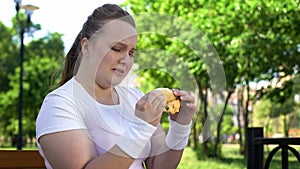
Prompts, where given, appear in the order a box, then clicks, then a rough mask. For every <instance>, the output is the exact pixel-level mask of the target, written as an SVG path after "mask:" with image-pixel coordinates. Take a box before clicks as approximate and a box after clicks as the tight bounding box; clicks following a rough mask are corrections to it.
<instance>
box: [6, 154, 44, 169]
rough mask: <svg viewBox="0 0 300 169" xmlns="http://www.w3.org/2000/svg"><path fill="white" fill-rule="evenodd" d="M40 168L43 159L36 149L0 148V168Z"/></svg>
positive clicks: (42, 164)
mask: <svg viewBox="0 0 300 169" xmlns="http://www.w3.org/2000/svg"><path fill="white" fill-rule="evenodd" d="M2 168H3V169H4V168H6V169H22V168H24V169H25V168H27V169H42V168H46V167H45V164H44V159H43V158H42V157H41V156H40V154H39V152H38V151H37V150H0V169H2Z"/></svg>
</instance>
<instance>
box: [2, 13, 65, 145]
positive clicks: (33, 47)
mask: <svg viewBox="0 0 300 169" xmlns="http://www.w3.org/2000/svg"><path fill="white" fill-rule="evenodd" d="M21 17H22V15H21ZM14 22H15V20H13V23H14ZM0 25H1V24H0ZM1 26H3V27H4V28H5V29H3V30H7V33H6V34H7V35H6V34H4V33H5V31H3V32H2V31H1V34H0V35H1V38H0V39H1V40H0V47H1V52H2V54H1V64H2V63H3V64H4V63H5V66H6V67H5V66H3V67H1V68H2V69H3V70H2V69H1V73H2V74H0V78H1V80H0V81H1V83H2V82H3V85H5V87H3V88H1V91H0V134H1V135H4V136H5V137H7V138H11V139H12V140H14V139H15V135H16V134H17V132H18V118H17V117H18V116H17V115H18V101H19V100H18V98H19V74H20V68H19V66H18V62H19V61H18V59H15V58H13V57H18V56H19V52H18V51H19V47H18V45H17V43H18V42H17V40H16V39H18V38H19V37H18V36H19V35H18V34H17V31H13V29H14V28H7V27H5V26H4V25H1ZM34 27H36V28H38V26H34ZM9 30H11V31H9ZM2 33H3V35H2ZM27 34H28V33H27ZM8 35H10V37H9V36H8ZM2 36H3V37H4V36H7V37H8V39H10V41H9V40H7V39H6V38H2ZM61 37H62V35H61V34H59V33H48V35H46V36H45V37H42V38H39V39H36V40H32V41H31V42H29V43H28V44H26V45H25V53H24V64H23V65H24V75H23V109H22V110H23V134H24V136H25V138H33V137H35V119H36V117H37V114H38V111H39V109H40V106H41V104H42V101H43V99H44V97H45V96H46V94H47V93H49V92H50V91H51V90H52V89H53V88H55V87H56V86H55V85H56V84H58V76H59V75H58V73H59V72H60V68H61V63H62V61H63V57H64V44H63V41H62V39H61ZM4 39H6V41H5V40H4ZM5 46H7V48H6V47H5ZM2 47H3V48H5V49H4V50H2ZM10 48H12V49H10ZM15 60H17V62H16V61H15ZM4 82H5V83H4ZM1 87H2V85H1ZM12 144H15V142H14V141H13V142H12Z"/></svg>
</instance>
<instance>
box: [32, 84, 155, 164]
mask: <svg viewBox="0 0 300 169" xmlns="http://www.w3.org/2000/svg"><path fill="white" fill-rule="evenodd" d="M115 89H116V91H117V93H118V96H119V103H120V104H119V105H103V104H100V103H98V102H96V101H95V99H94V98H93V97H92V96H90V95H89V94H88V93H87V92H86V90H85V89H84V88H83V87H82V86H81V84H80V83H79V82H77V81H76V80H75V78H72V79H71V80H69V81H68V82H67V83H65V84H64V85H63V86H61V87H59V88H58V89H56V90H54V91H53V92H51V93H49V94H48V95H47V96H46V98H45V100H44V102H43V104H42V107H41V110H40V112H39V115H38V117H37V121H36V137H37V140H39V138H40V137H41V136H43V135H45V134H50V133H55V132H59V131H67V130H75V129H84V130H86V131H88V134H89V135H90V136H91V138H92V139H93V141H94V144H95V147H96V150H97V153H98V156H100V155H102V154H104V153H105V152H106V151H108V150H109V149H110V148H112V147H113V146H114V145H115V144H116V142H117V140H118V139H119V138H120V136H121V135H122V134H123V133H124V131H126V129H127V128H128V127H129V126H130V123H131V122H132V120H133V119H134V117H133V116H134V109H135V104H136V102H137V100H139V99H140V98H141V97H142V96H143V93H142V92H141V91H139V90H137V89H135V88H129V87H120V86H116V87H115ZM37 145H38V148H39V152H40V154H41V155H42V156H43V157H44V159H45V156H44V153H43V151H42V149H41V147H40V144H39V142H38V141H37ZM150 149H151V144H150V141H149V142H148V144H147V146H146V148H145V149H144V150H143V151H142V154H143V158H140V159H135V160H134V162H133V163H132V165H131V167H130V169H143V165H142V163H143V161H144V160H145V159H146V158H147V156H148V155H149V153H150ZM45 164H46V167H47V168H48V169H51V166H50V164H49V162H48V161H47V159H45Z"/></svg>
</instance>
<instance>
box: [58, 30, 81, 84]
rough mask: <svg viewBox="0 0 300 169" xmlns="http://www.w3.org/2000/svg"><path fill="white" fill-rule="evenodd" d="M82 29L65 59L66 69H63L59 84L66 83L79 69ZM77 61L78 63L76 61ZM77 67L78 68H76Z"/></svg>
mask: <svg viewBox="0 0 300 169" xmlns="http://www.w3.org/2000/svg"><path fill="white" fill-rule="evenodd" d="M80 43H81V31H80V32H79V34H78V35H77V37H76V39H75V41H74V43H73V45H72V47H71V49H70V50H69V52H68V53H67V56H66V57H65V61H64V69H63V71H62V75H61V79H60V82H59V84H58V85H59V86H62V85H63V84H65V83H66V82H67V81H68V80H70V79H71V78H72V77H73V75H75V74H76V73H77V71H78V67H79V64H80V60H81V59H80V56H79V55H81V54H80V53H81V44H80ZM76 62H77V63H76ZM75 67H76V69H75Z"/></svg>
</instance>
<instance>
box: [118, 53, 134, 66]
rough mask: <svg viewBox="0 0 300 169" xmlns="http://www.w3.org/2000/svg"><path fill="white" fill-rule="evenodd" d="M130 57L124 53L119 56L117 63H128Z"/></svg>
mask: <svg viewBox="0 0 300 169" xmlns="http://www.w3.org/2000/svg"><path fill="white" fill-rule="evenodd" d="M130 57H131V56H130V55H129V53H127V52H126V53H125V52H124V53H122V54H121V56H120V58H119V62H120V63H123V64H124V63H128V62H129V61H130Z"/></svg>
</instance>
